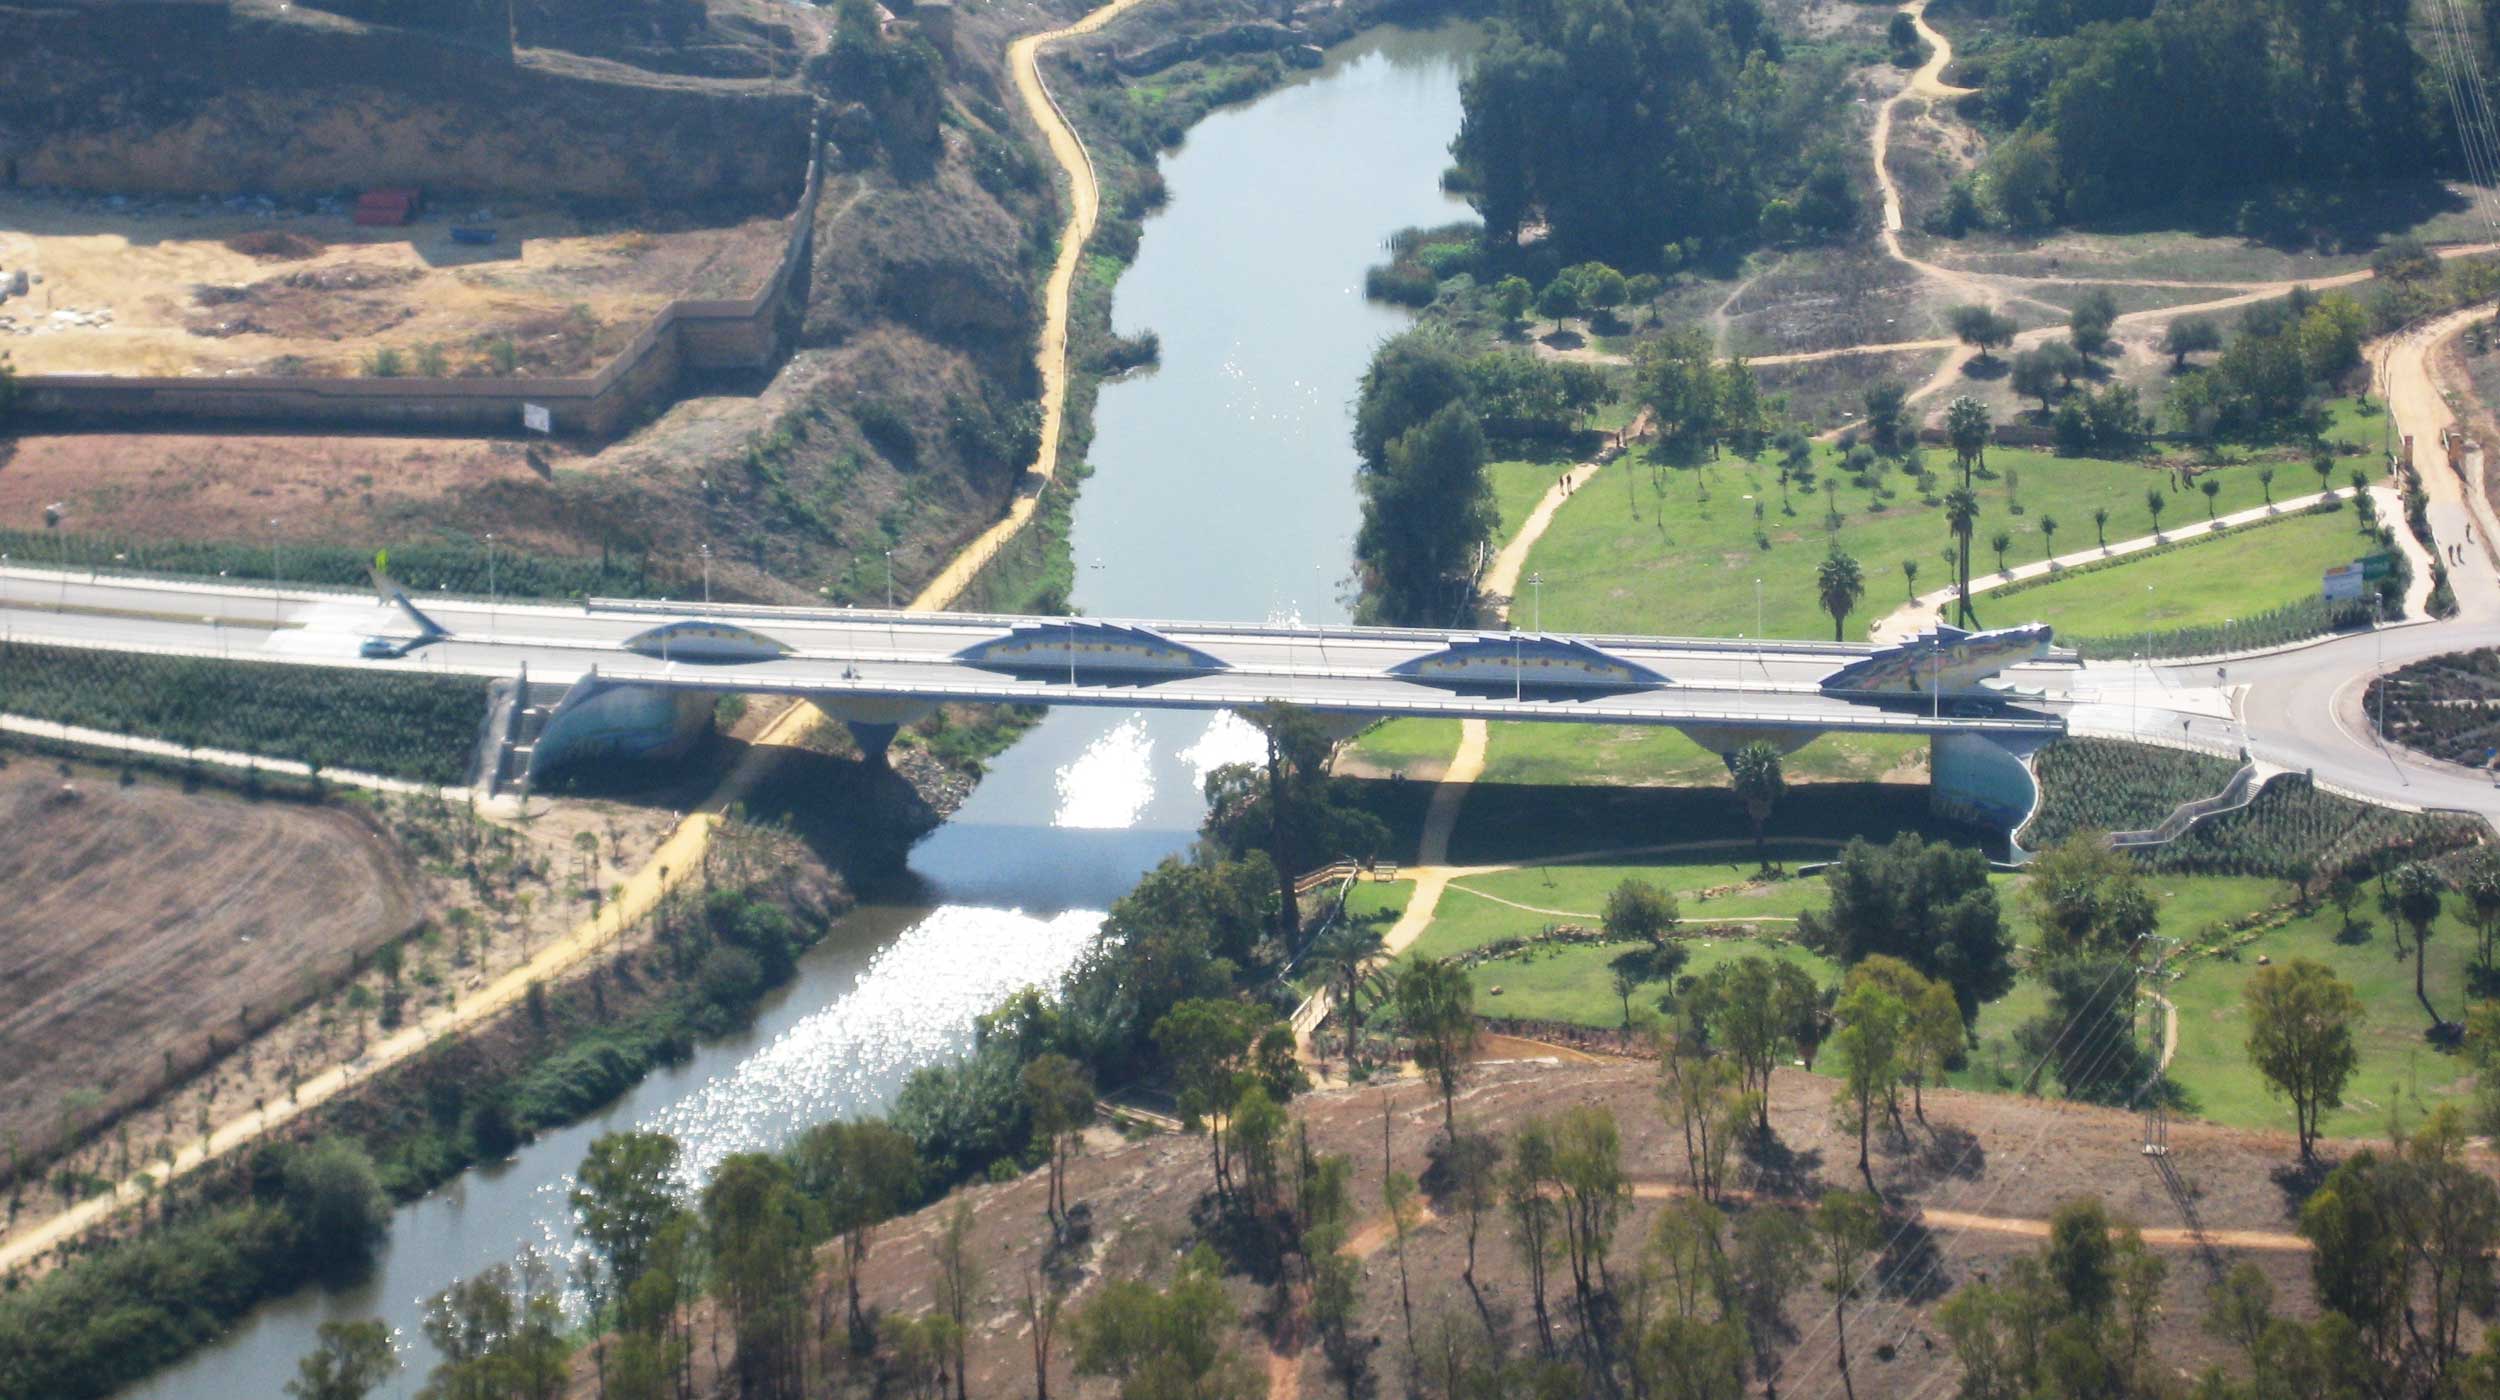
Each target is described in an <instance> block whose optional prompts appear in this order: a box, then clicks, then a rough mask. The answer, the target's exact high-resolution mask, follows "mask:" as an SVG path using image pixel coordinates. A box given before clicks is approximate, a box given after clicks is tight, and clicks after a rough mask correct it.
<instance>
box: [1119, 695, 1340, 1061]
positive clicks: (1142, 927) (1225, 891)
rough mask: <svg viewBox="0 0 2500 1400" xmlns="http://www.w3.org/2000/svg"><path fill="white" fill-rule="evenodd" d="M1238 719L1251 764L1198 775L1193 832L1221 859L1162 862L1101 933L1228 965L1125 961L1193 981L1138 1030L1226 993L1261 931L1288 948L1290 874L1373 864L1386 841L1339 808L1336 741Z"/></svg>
mask: <svg viewBox="0 0 2500 1400" xmlns="http://www.w3.org/2000/svg"><path fill="white" fill-rule="evenodd" d="M1242 717H1243V718H1245V719H1247V720H1249V721H1250V724H1251V726H1252V727H1253V728H1255V729H1257V730H1258V731H1259V736H1260V737H1261V738H1262V739H1264V740H1266V744H1265V752H1264V754H1263V755H1262V762H1261V763H1259V764H1257V765H1252V764H1246V763H1228V764H1225V765H1223V766H1221V767H1219V768H1217V769H1216V770H1215V771H1214V772H1212V773H1209V774H1208V775H1207V779H1206V796H1207V809H1208V810H1207V818H1206V822H1205V825H1204V827H1203V828H1202V829H1203V830H1204V832H1205V834H1206V836H1207V839H1208V842H1209V843H1210V844H1212V845H1214V846H1215V847H1216V848H1218V849H1219V850H1221V851H1223V852H1224V853H1225V854H1226V855H1227V856H1229V857H1230V858H1231V859H1229V860H1226V861H1220V862H1216V863H1214V864H1211V865H1210V864H1208V863H1206V862H1203V861H1193V862H1190V863H1188V864H1183V863H1181V862H1178V861H1169V860H1167V861H1165V862H1164V863H1163V864H1162V865H1159V866H1157V867H1155V869H1154V870H1153V871H1152V872H1151V873H1149V874H1148V876H1147V877H1146V880H1145V881H1143V882H1141V883H1140V884H1139V886H1138V887H1137V889H1135V890H1132V891H1131V892H1130V893H1129V894H1127V895H1125V896H1123V897H1122V898H1121V899H1120V900H1118V901H1117V902H1115V903H1113V904H1112V906H1111V919H1110V922H1109V924H1107V925H1106V926H1105V931H1106V932H1109V933H1117V934H1118V935H1119V937H1120V941H1121V942H1123V943H1125V944H1128V945H1130V946H1132V947H1135V946H1137V945H1138V944H1139V942H1140V941H1141V940H1145V939H1160V940H1168V941H1172V942H1175V943H1181V944H1186V943H1191V942H1195V943H1197V944H1199V945H1201V946H1204V947H1205V948H1206V951H1207V952H1210V953H1213V954H1215V955H1216V956H1217V957H1219V958H1221V959H1222V960H1223V961H1224V963H1226V964H1229V966H1218V965H1216V964H1214V963H1210V962H1208V961H1206V960H1205V959H1204V957H1203V956H1201V957H1199V958H1196V959H1191V958H1186V957H1183V956H1180V955H1179V953H1178V951H1177V950H1175V952H1174V953H1173V954H1172V955H1171V956H1167V957H1148V958H1136V959H1132V960H1131V962H1132V964H1133V965H1135V966H1149V967H1151V966H1157V965H1168V966H1171V967H1173V968H1175V969H1178V968H1180V967H1182V966H1183V965H1189V966H1190V969H1191V971H1193V972H1195V973H1196V974H1198V975H1196V976H1192V977H1187V978H1183V977H1179V976H1175V977H1173V978H1172V979H1171V990H1170V991H1169V992H1168V993H1166V994H1163V995H1159V996H1156V997H1153V998H1148V999H1145V1000H1144V1004H1143V1005H1141V1006H1140V1007H1139V1010H1138V1014H1137V1016H1136V1018H1135V1024H1137V1025H1139V1026H1141V1027H1143V1026H1151V1025H1153V1024H1154V1022H1155V1020H1156V1018H1158V1017H1159V1016H1161V1015H1162V1014H1163V1012H1164V1011H1165V1010H1168V1009H1170V1007H1171V1006H1172V1004H1173V1003H1174V1002H1176V1001H1178V1000H1180V999H1181V998H1182V997H1184V996H1189V995H1199V996H1205V995H1213V994H1217V993H1221V992H1224V991H1228V990H1230V989H1231V987H1232V984H1233V980H1234V979H1233V972H1234V970H1235V969H1238V968H1241V967H1244V966H1246V965H1248V964H1249V963H1250V962H1251V961H1252V960H1253V958H1255V957H1256V955H1257V951H1258V950H1257V948H1256V946H1255V944H1256V940H1257V937H1258V932H1259V929H1260V927H1261V926H1262V925H1263V924H1266V925H1269V926H1272V927H1273V928H1274V929H1275V931H1276V935H1277V937H1278V938H1280V939H1281V940H1283V942H1284V944H1285V946H1287V947H1291V946H1292V944H1293V942H1294V940H1295V939H1297V938H1299V937H1300V936H1301V932H1302V923H1301V914H1300V910H1299V905H1298V904H1297V901H1296V898H1295V895H1294V890H1293V882H1294V879H1295V877H1296V876H1298V875H1300V874H1301V873H1302V872H1304V871H1306V870H1310V869H1312V868H1313V867H1315V866H1318V865H1320V864H1322V863H1323V862H1325V861H1328V860H1332V859H1335V858H1337V857H1339V856H1345V855H1352V856H1356V857H1367V856H1370V855H1373V854H1375V853H1377V852H1378V851H1379V850H1380V849H1381V848H1382V847H1384V846H1385V845H1387V844H1388V840H1389V831H1388V828H1387V827H1386V826H1384V825H1382V824H1381V821H1380V819H1379V818H1377V817H1375V816H1373V815H1371V814H1370V813H1369V812H1366V811H1363V810H1362V809H1360V808H1359V807H1357V806H1355V805H1354V804H1353V803H1351V802H1349V801H1347V800H1346V798H1345V796H1344V793H1343V791H1342V789H1341V788H1340V787H1339V785H1338V784H1337V782H1336V781H1335V780H1334V779H1333V778H1331V777H1330V776H1329V773H1328V764H1329V760H1330V758H1331V757H1332V756H1333V755H1334V754H1335V752H1336V741H1335V740H1334V739H1332V738H1330V737H1329V734H1328V731H1327V730H1325V729H1323V728H1321V727H1320V723H1319V720H1318V718H1317V717H1316V716H1314V715H1312V713H1311V712H1310V711H1308V710H1305V709H1303V708H1301V707H1300V706H1297V705H1288V704H1283V703H1275V704H1267V705H1260V706H1256V707H1254V708H1252V709H1249V710H1246V711H1244V712H1243V714H1242ZM1254 876H1255V877H1260V878H1253V877H1254ZM1262 883H1263V884H1264V888H1266V889H1268V890H1272V891H1273V892H1274V894H1273V902H1272V903H1268V902H1265V901H1264V900H1263V899H1262V898H1261V896H1260V895H1259V894H1258V893H1257V891H1258V890H1259V889H1260V888H1261V886H1262ZM1210 929H1211V930H1212V931H1213V932H1215V933H1216V934H1218V935H1219V936H1218V937H1217V938H1215V939H1214V940H1212V941H1210V940H1209V939H1208V938H1207V937H1206V933H1207V932H1208V931H1209V930H1210ZM1184 988H1186V990H1184Z"/></svg>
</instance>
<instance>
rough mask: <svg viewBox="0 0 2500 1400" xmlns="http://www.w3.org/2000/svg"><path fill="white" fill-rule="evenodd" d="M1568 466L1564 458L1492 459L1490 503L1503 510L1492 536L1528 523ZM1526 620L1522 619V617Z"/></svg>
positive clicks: (1500, 537)
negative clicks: (1503, 460)
mask: <svg viewBox="0 0 2500 1400" xmlns="http://www.w3.org/2000/svg"><path fill="white" fill-rule="evenodd" d="M1569 469H1570V464H1569V463H1567V462H1494V463H1491V464H1489V465H1488V466H1486V467H1485V469H1484V474H1485V475H1486V476H1487V477H1488V478H1490V479H1491V480H1492V482H1493V504H1494V507H1495V509H1497V510H1499V511H1500V512H1501V514H1502V523H1501V524H1499V525H1497V526H1495V527H1494V529H1493V538H1494V539H1496V540H1508V539H1510V538H1511V537H1513V536H1515V535H1517V534H1518V533H1519V528H1520V527H1521V526H1522V525H1525V524H1527V523H1528V513H1529V512H1530V511H1533V510H1535V509H1536V503H1537V502H1539V501H1541V500H1544V499H1545V493H1546V492H1547V491H1548V490H1551V489H1552V488H1553V485H1554V481H1555V479H1556V478H1557V477H1560V476H1561V475H1562V474H1563V473H1564V472H1565V471H1567V470H1569ZM1522 621H1525V619H1522Z"/></svg>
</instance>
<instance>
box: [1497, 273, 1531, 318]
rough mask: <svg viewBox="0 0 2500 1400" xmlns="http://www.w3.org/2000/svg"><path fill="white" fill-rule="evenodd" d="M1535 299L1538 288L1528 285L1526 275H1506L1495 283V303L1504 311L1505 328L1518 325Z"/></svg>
mask: <svg viewBox="0 0 2500 1400" xmlns="http://www.w3.org/2000/svg"><path fill="white" fill-rule="evenodd" d="M1535 300H1536V289H1535V288H1533V287H1530V286H1529V285H1528V279H1527V278H1525V277H1518V276H1511V277H1505V278H1503V279H1502V280H1501V281H1499V282H1496V283H1494V284H1493V305H1494V306H1495V308H1497V309H1498V310H1500V312H1501V313H1502V325H1503V327H1504V328H1505V329H1508V328H1509V327H1511V326H1514V325H1517V324H1518V323H1519V320H1520V318H1521V317H1523V316H1525V315H1527V314H1528V307H1529V305H1530V304H1531V303H1533V302H1534V301H1535Z"/></svg>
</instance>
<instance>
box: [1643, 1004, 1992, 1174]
mask: <svg viewBox="0 0 2500 1400" xmlns="http://www.w3.org/2000/svg"><path fill="white" fill-rule="evenodd" d="M1957 1024H1958V1020H1957ZM1659 1052H1660V1053H1659V1056H1658V1097H1659V1099H1660V1100H1661V1101H1662V1102H1664V1103H1665V1105H1666V1109H1667V1118H1668V1122H1669V1123H1671V1124H1673V1125H1674V1126H1676V1127H1677V1128H1679V1129H1680V1130H1681V1131H1682V1133H1683V1135H1684V1167H1685V1171H1686V1172H1687V1173H1688V1174H1689V1176H1690V1179H1691V1181H1692V1184H1693V1192H1694V1194H1695V1195H1698V1196H1700V1197H1701V1198H1702V1199H1703V1200H1705V1201H1716V1200H1717V1199H1718V1198H1719V1188H1720V1186H1721V1184H1722V1182H1723V1181H1724V1180H1725V1177H1726V1174H1727V1157H1728V1149H1729V1148H1731V1147H1732V1146H1734V1145H1735V1141H1736V1134H1737V1132H1738V1131H1739V1130H1740V1129H1742V1128H1743V1127H1744V1123H1745V1119H1746V1118H1747V1117H1748V1116H1749V1115H1750V1112H1751V1110H1750V1106H1749V1104H1748V1102H1747V1099H1746V1096H1745V1089H1744V1082H1743V1079H1742V1075H1741V1072H1740V1071H1739V1069H1738V1068H1737V1065H1736V1061H1735V1057H1733V1056H1721V1055H1710V1054H1706V1053H1704V1052H1703V1050H1702V1049H1701V1047H1700V1046H1697V1045H1694V1044H1693V1043H1691V1042H1689V1041H1687V1040H1685V1039H1684V1038H1683V1037H1681V1036H1668V1037H1666V1038H1665V1039H1664V1041H1663V1042H1662V1043H1661V1045H1660V1046H1659Z"/></svg>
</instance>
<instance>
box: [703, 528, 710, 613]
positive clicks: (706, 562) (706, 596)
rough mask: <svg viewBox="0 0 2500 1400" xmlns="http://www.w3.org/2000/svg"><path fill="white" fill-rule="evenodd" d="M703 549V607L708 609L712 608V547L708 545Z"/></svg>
mask: <svg viewBox="0 0 2500 1400" xmlns="http://www.w3.org/2000/svg"><path fill="white" fill-rule="evenodd" d="M701 548H702V551H703V606H705V607H707V608H708V607H710V606H712V547H711V546H710V545H708V544H707V545H703V546H701Z"/></svg>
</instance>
